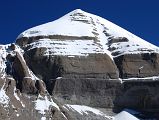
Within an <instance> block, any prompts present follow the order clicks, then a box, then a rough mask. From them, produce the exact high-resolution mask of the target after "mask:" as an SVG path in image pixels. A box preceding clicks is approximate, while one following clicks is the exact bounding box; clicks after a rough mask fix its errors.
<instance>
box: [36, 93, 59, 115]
mask: <svg viewBox="0 0 159 120" xmlns="http://www.w3.org/2000/svg"><path fill="white" fill-rule="evenodd" d="M34 102H35V109H36V110H38V111H39V113H41V114H43V115H44V114H45V110H46V111H47V110H49V107H50V106H54V107H56V108H57V109H58V110H59V107H58V105H57V104H56V103H55V102H54V101H53V100H52V99H50V100H49V99H48V98H47V96H45V97H42V96H40V95H39V97H38V99H37V100H36V101H34Z"/></svg>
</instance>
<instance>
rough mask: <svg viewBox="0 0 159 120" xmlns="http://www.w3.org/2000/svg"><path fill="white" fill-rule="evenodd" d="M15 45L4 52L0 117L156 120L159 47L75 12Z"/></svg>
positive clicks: (3, 48)
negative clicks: (132, 117) (138, 119)
mask: <svg viewBox="0 0 159 120" xmlns="http://www.w3.org/2000/svg"><path fill="white" fill-rule="evenodd" d="M15 44H16V45H15ZM15 44H11V45H2V46H1V48H0V53H1V56H0V64H1V66H0V76H1V77H0V79H1V80H0V85H1V91H0V103H1V106H0V113H1V115H0V117H1V119H9V118H10V119H16V120H17V119H19V120H21V119H24V118H28V119H35V120H39V119H42V120H44V119H54V120H110V119H114V118H115V119H119V118H122V117H121V116H122V115H123V114H124V115H126V116H127V117H128V116H132V115H134V116H137V117H138V118H157V117H159V116H157V115H158V113H159V110H158V108H159V104H158V100H159V94H158V93H157V91H158V89H159V87H158V86H159V81H158V80H159V77H158V75H159V72H158V69H159V57H158V56H159V48H158V47H156V46H154V45H152V44H150V43H148V42H146V41H144V40H143V39H141V38H139V37H137V36H135V35H133V34H132V33H130V32H128V31H126V30H124V29H122V28H120V27H119V26H117V25H115V24H113V23H111V22H109V21H107V20H105V19H103V18H101V17H98V16H95V15H92V14H90V13H86V12H84V11H82V10H79V9H77V10H74V11H72V12H70V13H68V14H67V15H65V16H63V17H61V18H59V19H58V20H56V21H53V22H50V23H47V24H43V25H40V26H37V27H34V28H31V29H29V30H26V31H24V32H23V33H21V34H20V35H19V36H18V38H17V40H16V43H15ZM126 108H127V110H125V112H121V113H120V114H119V115H117V116H114V115H115V114H117V113H119V112H120V111H122V110H124V109H126ZM128 109H133V110H137V111H139V112H131V111H132V110H131V111H130V110H128ZM119 116H120V117H119ZM134 118H135V117H134ZM135 119H137V118H135Z"/></svg>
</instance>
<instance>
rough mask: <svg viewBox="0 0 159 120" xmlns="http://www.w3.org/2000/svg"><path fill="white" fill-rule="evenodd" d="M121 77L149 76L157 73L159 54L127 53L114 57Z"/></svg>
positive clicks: (158, 72)
mask: <svg viewBox="0 0 159 120" xmlns="http://www.w3.org/2000/svg"><path fill="white" fill-rule="evenodd" d="M115 63H116V65H117V67H118V69H119V72H120V77H121V78H132V77H139V78H143V77H151V76H158V75H159V54H157V53H145V54H128V55H122V56H119V57H117V58H115Z"/></svg>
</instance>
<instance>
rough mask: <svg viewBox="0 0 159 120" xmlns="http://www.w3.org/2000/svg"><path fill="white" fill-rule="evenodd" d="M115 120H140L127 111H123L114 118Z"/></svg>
mask: <svg viewBox="0 0 159 120" xmlns="http://www.w3.org/2000/svg"><path fill="white" fill-rule="evenodd" d="M113 120H139V119H138V118H136V117H135V116H133V115H131V114H130V113H128V112H126V111H122V112H120V113H119V114H117V115H116V116H114V119H113Z"/></svg>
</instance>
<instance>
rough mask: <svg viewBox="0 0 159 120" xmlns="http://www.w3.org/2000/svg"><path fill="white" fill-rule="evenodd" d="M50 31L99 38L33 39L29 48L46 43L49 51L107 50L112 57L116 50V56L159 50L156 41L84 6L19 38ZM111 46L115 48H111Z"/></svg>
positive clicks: (55, 33)
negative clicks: (118, 24)
mask: <svg viewBox="0 0 159 120" xmlns="http://www.w3.org/2000/svg"><path fill="white" fill-rule="evenodd" d="M105 33H107V35H106V34H105ZM108 34H109V35H108ZM48 35H64V36H77V37H81V36H89V37H94V38H96V40H83V39H82V40H62V41H60V40H49V39H41V40H40V41H38V42H33V43H31V44H30V45H29V49H28V50H30V49H33V48H36V47H38V48H39V47H46V48H48V49H47V51H45V53H44V54H45V55H50V54H51V55H68V56H74V55H78V56H81V55H88V54H91V53H106V54H108V55H109V56H110V57H112V55H111V54H114V53H117V54H116V55H114V57H117V56H119V55H123V54H138V53H141V52H142V53H151V52H157V53H158V52H159V48H158V47H156V46H155V45H152V44H150V43H148V42H147V41H145V40H143V39H141V38H139V37H137V36H136V35H134V34H132V33H130V32H128V31H126V30H125V29H123V28H121V27H119V26H117V25H115V24H113V23H112V22H110V21H108V20H106V19H103V18H101V17H99V16H96V15H93V14H90V13H87V12H84V11H82V10H80V9H77V10H74V11H72V12H70V13H68V14H66V15H65V16H63V17H61V18H59V19H57V20H55V21H52V22H49V23H46V24H43V25H40V26H37V27H33V28H31V29H28V30H26V31H24V32H23V33H21V34H20V35H19V36H18V38H21V37H32V36H48ZM109 37H112V38H117V37H126V38H127V39H128V41H127V42H120V41H119V42H117V43H111V44H109V41H110V39H109ZM25 47H28V46H25ZM109 48H114V49H113V50H110V49H109ZM108 49H109V50H110V52H109V51H108Z"/></svg>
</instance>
